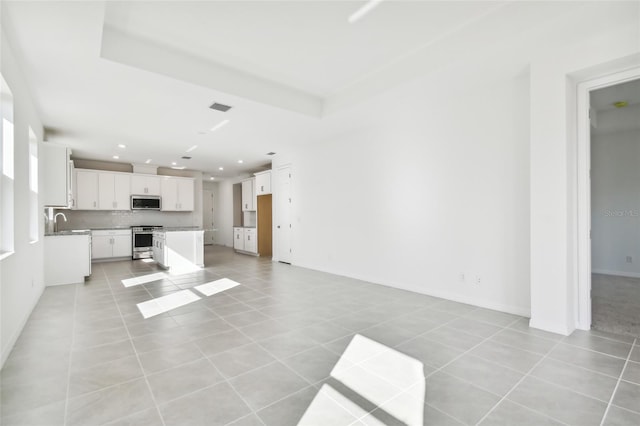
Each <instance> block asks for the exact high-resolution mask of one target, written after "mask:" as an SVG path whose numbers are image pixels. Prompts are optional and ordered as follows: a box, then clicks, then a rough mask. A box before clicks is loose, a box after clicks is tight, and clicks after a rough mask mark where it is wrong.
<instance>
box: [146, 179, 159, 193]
mask: <svg viewBox="0 0 640 426" xmlns="http://www.w3.org/2000/svg"><path fill="white" fill-rule="evenodd" d="M146 182H147V183H146V188H147V192H145V195H160V178H159V177H156V176H147V177H146Z"/></svg>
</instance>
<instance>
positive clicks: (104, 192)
mask: <svg viewBox="0 0 640 426" xmlns="http://www.w3.org/2000/svg"><path fill="white" fill-rule="evenodd" d="M130 191H131V175H129V174H126V173H108V172H107V173H105V172H99V173H98V209H99V210H131V204H130V202H129V198H130V196H131V192H130Z"/></svg>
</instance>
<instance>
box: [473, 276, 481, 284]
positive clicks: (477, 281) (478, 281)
mask: <svg viewBox="0 0 640 426" xmlns="http://www.w3.org/2000/svg"><path fill="white" fill-rule="evenodd" d="M473 282H474V283H476V284H480V283H481V282H482V278H481V277H480V275H476V278H475V279H474V280H473Z"/></svg>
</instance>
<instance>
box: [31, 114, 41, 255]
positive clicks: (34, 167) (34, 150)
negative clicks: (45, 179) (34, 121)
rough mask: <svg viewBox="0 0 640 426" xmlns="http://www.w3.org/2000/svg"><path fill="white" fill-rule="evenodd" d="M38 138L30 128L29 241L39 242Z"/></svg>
mask: <svg viewBox="0 0 640 426" xmlns="http://www.w3.org/2000/svg"><path fill="white" fill-rule="evenodd" d="M39 211H40V208H39V206H38V138H37V137H36V134H35V133H34V131H33V129H32V128H31V126H29V239H30V240H31V242H32V243H35V242H36V241H38V234H39V231H40V229H39V225H40V215H39V214H38V212H39Z"/></svg>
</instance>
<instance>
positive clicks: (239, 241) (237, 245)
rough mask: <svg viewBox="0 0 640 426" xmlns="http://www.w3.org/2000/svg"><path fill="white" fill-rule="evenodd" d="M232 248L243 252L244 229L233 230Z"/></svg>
mask: <svg viewBox="0 0 640 426" xmlns="http://www.w3.org/2000/svg"><path fill="white" fill-rule="evenodd" d="M233 248H234V249H236V250H244V228H233Z"/></svg>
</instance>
